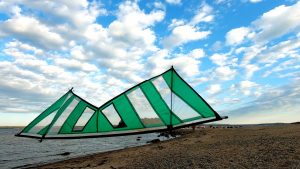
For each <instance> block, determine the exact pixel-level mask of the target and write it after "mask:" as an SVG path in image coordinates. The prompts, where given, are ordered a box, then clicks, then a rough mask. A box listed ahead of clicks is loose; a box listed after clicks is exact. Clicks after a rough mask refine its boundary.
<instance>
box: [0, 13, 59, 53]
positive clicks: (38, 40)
mask: <svg viewBox="0 0 300 169" xmlns="http://www.w3.org/2000/svg"><path fill="white" fill-rule="evenodd" d="M0 31H1V32H2V33H3V34H4V35H5V36H14V37H15V38H18V39H20V40H24V41H28V42H30V43H32V44H33V45H35V46H39V47H42V48H44V49H57V48H61V46H63V45H64V42H65V40H64V39H63V38H62V37H61V36H60V35H59V34H57V33H56V32H53V31H52V30H51V29H50V28H49V27H48V26H46V25H44V24H42V23H40V21H38V20H36V19H35V18H33V17H27V16H16V17H14V18H12V19H8V20H6V21H3V22H0Z"/></svg>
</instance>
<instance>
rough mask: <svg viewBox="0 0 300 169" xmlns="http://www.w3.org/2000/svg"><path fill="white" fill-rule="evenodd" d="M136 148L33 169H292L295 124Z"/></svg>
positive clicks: (298, 144) (203, 133)
mask: <svg viewBox="0 0 300 169" xmlns="http://www.w3.org/2000/svg"><path fill="white" fill-rule="evenodd" d="M184 133H185V134H184V135H183V136H182V137H179V138H176V139H173V140H169V141H165V142H159V143H154V144H150V145H145V146H141V147H134V148H128V149H123V150H117V151H111V152H105V153H99V154H93V155H88V156H85V157H79V158H74V159H70V160H65V161H61V162H56V163H52V164H47V165H44V166H40V167H39V168H43V169H46V168H47V169H48V168H108V169H114V168H118V169H126V168H130V169H131V168H145V169H146V168H147V169H148V168H156V169H157V168H272V169H273V168H295V169H300V125H299V124H287V125H278V126H264V127H262V126H256V127H242V128H228V129H197V130H196V131H194V132H192V131H191V130H188V131H186V132H184Z"/></svg>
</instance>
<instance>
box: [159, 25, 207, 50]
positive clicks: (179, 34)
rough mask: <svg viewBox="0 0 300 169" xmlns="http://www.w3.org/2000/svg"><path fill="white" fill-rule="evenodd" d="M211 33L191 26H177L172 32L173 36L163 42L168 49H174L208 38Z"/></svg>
mask: <svg viewBox="0 0 300 169" xmlns="http://www.w3.org/2000/svg"><path fill="white" fill-rule="evenodd" d="M210 33H211V32H210V31H199V29H198V28H195V27H193V26H191V25H182V26H177V27H175V28H174V29H173V30H172V34H171V35H170V36H168V37H166V38H165V39H164V40H163V42H162V43H163V45H164V47H166V48H168V49H169V48H173V47H175V46H179V45H181V44H184V43H187V42H190V41H196V40H200V39H204V38H206V37H207V36H208V35H209V34H210Z"/></svg>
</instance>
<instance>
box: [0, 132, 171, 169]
mask: <svg viewBox="0 0 300 169" xmlns="http://www.w3.org/2000/svg"><path fill="white" fill-rule="evenodd" d="M19 130H20V129H18V128H5V129H0V168H1V169H5V168H26V167H30V166H35V165H37V164H43V163H49V162H54V161H60V160H64V159H68V158H73V157H78V156H82V155H87V154H93V153H97V152H105V151H110V150H117V149H123V148H126V147H134V146H140V145H144V144H147V143H146V142H147V141H150V140H153V139H157V138H158V137H157V136H158V133H150V134H141V135H132V136H120V137H108V138H89V139H75V140H68V139H67V140H43V142H41V143H40V142H39V140H37V139H30V138H21V137H15V136H14V135H15V134H16V133H18V132H19ZM137 137H141V139H140V141H137ZM159 139H160V140H161V141H163V140H167V138H165V137H159ZM66 152H70V154H69V155H62V154H63V153H66Z"/></svg>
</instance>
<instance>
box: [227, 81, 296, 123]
mask: <svg viewBox="0 0 300 169" xmlns="http://www.w3.org/2000/svg"><path fill="white" fill-rule="evenodd" d="M298 84H299V80H298V81H293V82H292V83H290V84H286V85H282V86H279V87H273V88H269V89H268V90H264V93H263V94H262V95H261V96H260V97H258V98H257V99H256V100H254V101H251V102H249V103H247V104H246V105H244V106H242V107H240V108H237V109H234V110H228V111H229V112H230V113H229V114H228V115H229V119H228V120H227V121H224V123H226V122H227V123H238V124H243V123H244V124H245V123H246V124H247V123H248V124H250V123H251V124H252V123H256V124H257V123H274V122H288V123H289V122H295V121H299V120H300V118H299V108H300V106H299V105H300V99H299V98H300V94H299V93H300V88H299V85H298ZM241 112H242V113H241Z"/></svg>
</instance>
